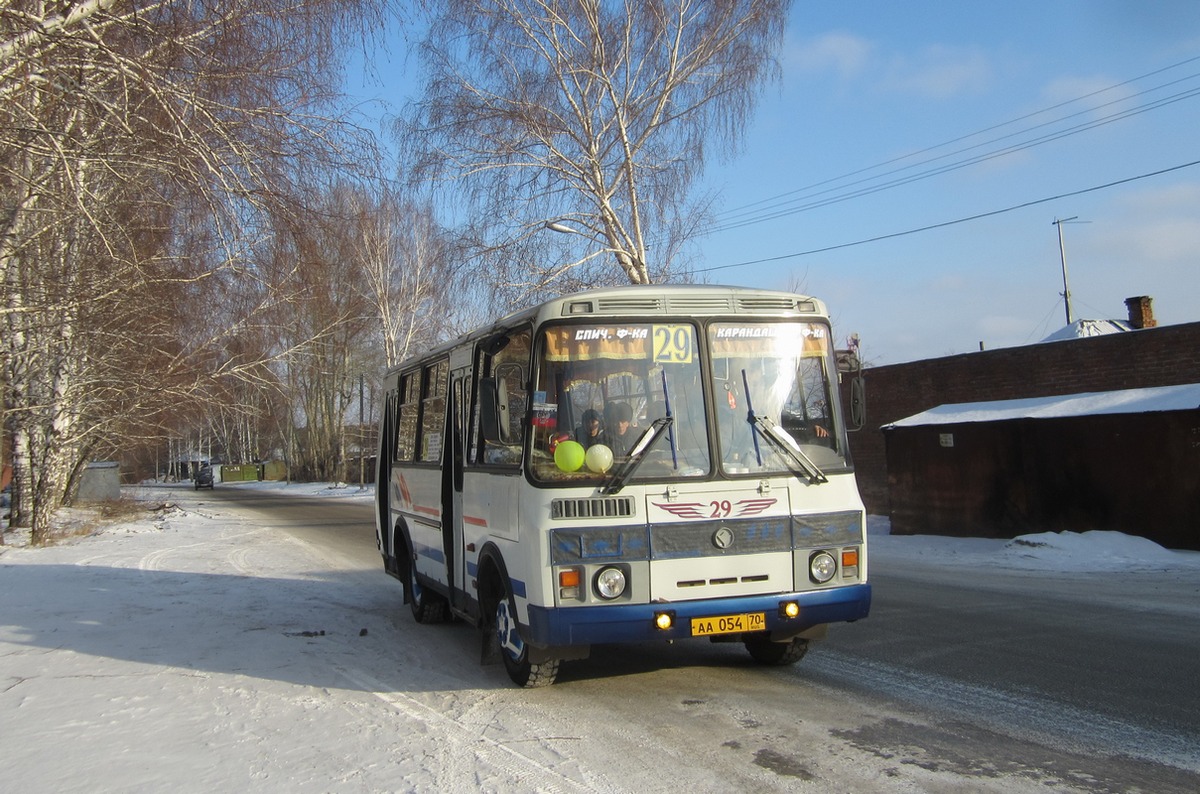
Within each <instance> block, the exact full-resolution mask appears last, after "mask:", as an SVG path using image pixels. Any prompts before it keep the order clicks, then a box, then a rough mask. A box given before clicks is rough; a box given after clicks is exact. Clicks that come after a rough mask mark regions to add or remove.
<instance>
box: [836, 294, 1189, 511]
mask: <svg viewBox="0 0 1200 794" xmlns="http://www.w3.org/2000/svg"><path fill="white" fill-rule="evenodd" d="M1126 305H1127V307H1128V308H1129V321H1128V326H1129V328H1130V329H1131V330H1129V331H1127V332H1124V333H1111V334H1107V335H1103V336H1092V337H1085V338H1077V339H1069V340H1065V341H1053V342H1043V343H1039V344H1033V345H1026V346H1023V347H1012V348H1004V349H1001V350H990V351H980V352H978V353H966V354H962V355H956V356H947V357H945V358H937V359H928V360H925V361H914V362H909V363H905V364H893V365H889V366H884V367H871V368H869V369H866V370H865V372H864V375H865V379H866V387H867V400H866V402H867V424H866V426H865V427H864V428H863V429H862V430H860V431H859V432H857V433H852V434H851V438H850V450H851V454H852V455H853V459H854V466H855V470H856V472H857V475H858V485H859V490H860V491H861V492H862V496H863V500H864V502H866V505H867V510H868V512H870V513H873V514H876V515H890V513H891V502H890V497H889V492H888V469H887V454H886V446H885V440H884V434H883V432H882V430H880V428H881V427H883V426H885V425H888V424H891V423H893V422H896V421H898V420H900V419H903V418H905V417H908V416H912V415H914V414H917V413H920V412H922V411H927V410H929V409H931V408H934V407H936V406H939V405H944V404H948V403H972V402H984V401H990V400H1009V399H1021V398H1029V397H1049V396H1056V395H1065V394H1076V393H1080V392H1109V391H1116V390H1121V389H1137V388H1147V387H1153V386H1175V385H1182V384H1189V383H1200V323H1187V324H1183V325H1171V326H1162V327H1159V326H1157V325H1156V323H1155V321H1154V318H1153V314H1152V313H1151V304H1150V299H1149V298H1140V297H1139V298H1130V299H1129V300H1128V301H1126ZM843 397H845V395H843ZM1193 476H1194V475H1193Z"/></svg>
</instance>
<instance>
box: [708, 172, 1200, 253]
mask: <svg viewBox="0 0 1200 794" xmlns="http://www.w3.org/2000/svg"><path fill="white" fill-rule="evenodd" d="M1196 165H1200V160H1193V161H1192V162H1190V163H1183V164H1182V165H1176V166H1171V167H1170V168H1163V169H1161V170H1158V171H1151V172H1149V173H1145V174H1139V175H1137V176H1131V177H1127V178H1125V179H1118V180H1116V181H1115V182H1107V183H1105V184H1103V185H1095V186H1093V187H1089V188H1083V189H1082V190H1073V191H1071V192H1070V193H1060V194H1058V195H1057V196H1047V197H1046V198H1040V199H1034V200H1033V201H1026V202H1023V203H1021V204H1014V205H1013V206H1011V207H1005V208H1004V209H998V210H992V211H990V212H981V213H979V214H977V215H969V216H967V217H965V218H957V219H955V220H952V221H943V222H942V223H934V224H930V225H929V226H921V227H918V228H916V229H908V230H906V231H902V232H892V233H891V234H881V235H878V236H875V237H868V238H866V239H863V240H855V241H854V242H850V243H839V244H838V245H829V246H825V247H824V248H813V249H810V250H808V251H797V252H796V253H793V254H782V255H780V256H771V257H766V258H765V259H751V260H749V261H746V262H735V263H733V264H729V265H715V266H713V267H706V268H700V269H697V270H693V271H692V272H693V273H712V272H714V271H716V270H727V269H730V268H735V267H745V266H746V265H760V264H764V263H766V262H780V261H783V260H784V259H796V258H798V257H801V256H811V255H813V254H823V253H826V252H829V251H837V250H840V249H842V248H853V247H854V246H858V245H866V244H867V243H877V242H879V241H881V240H891V239H894V238H896V237H906V236H908V235H910V234H917V233H918V232H928V231H931V230H933V229H943V228H945V227H947V226H955V225H957V224H960V223H967V222H968V221H977V220H980V219H982V218H991V217H993V216H995V215H1003V214H1004V213H1006V212H1013V211H1014V210H1019V209H1025V208H1026V207H1034V206H1037V205H1038V204H1045V203H1047V202H1050V201H1057V200H1059V199H1064V198H1071V197H1072V196H1082V195H1084V194H1086V193H1095V192H1096V191H1098V190H1107V189H1108V188H1111V187H1117V186H1118V185H1125V184H1128V183H1130V182H1136V181H1138V180H1139V179H1148V178H1150V177H1153V176H1161V175H1163V174H1169V173H1171V172H1172V171H1181V170H1183V169H1184V168H1191V167H1193V166H1196Z"/></svg>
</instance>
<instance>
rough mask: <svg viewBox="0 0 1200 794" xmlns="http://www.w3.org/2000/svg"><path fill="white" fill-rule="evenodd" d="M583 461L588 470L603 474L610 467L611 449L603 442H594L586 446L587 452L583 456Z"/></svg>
mask: <svg viewBox="0 0 1200 794" xmlns="http://www.w3.org/2000/svg"><path fill="white" fill-rule="evenodd" d="M583 461H584V463H586V464H587V467H588V469H589V470H590V471H594V472H596V473H597V474H603V473H604V472H606V471H608V470H609V469H611V468H612V465H613V454H612V450H611V449H609V448H608V446H606V445H605V444H594V445H592V446H590V447H588V451H587V454H586V455H585V456H584V458H583Z"/></svg>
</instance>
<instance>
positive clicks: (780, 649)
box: [746, 637, 808, 666]
mask: <svg viewBox="0 0 1200 794" xmlns="http://www.w3.org/2000/svg"><path fill="white" fill-rule="evenodd" d="M746 650H747V651H749V652H750V656H751V657H752V658H753V659H754V661H756V662H761V663H762V664H772V665H778V666H783V665H789V664H795V663H796V662H798V661H800V660H801V659H803V658H804V654H806V653H808V640H806V639H804V638H802V637H793V638H792V639H790V640H788V641H787V642H771V641H770V640H768V639H766V638H765V637H753V638H751V639H748V640H746Z"/></svg>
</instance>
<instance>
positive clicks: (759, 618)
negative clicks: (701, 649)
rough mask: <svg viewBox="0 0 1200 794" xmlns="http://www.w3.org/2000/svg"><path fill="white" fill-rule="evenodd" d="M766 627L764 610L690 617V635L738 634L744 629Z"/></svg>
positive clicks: (750, 629)
mask: <svg viewBox="0 0 1200 794" xmlns="http://www.w3.org/2000/svg"><path fill="white" fill-rule="evenodd" d="M766 628H767V614H766V613H765V612H747V613H745V614H743V615H719V616H717V617H714V618H692V636H693V637H708V636H710V635H713V634H740V633H742V632H744V631H763V630H765V629H766Z"/></svg>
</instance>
